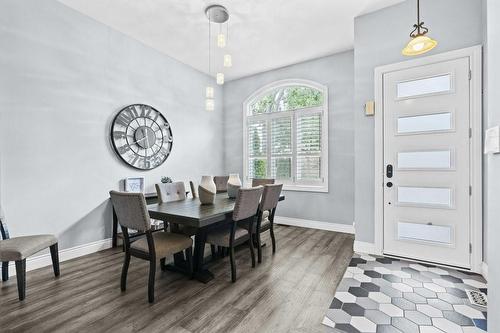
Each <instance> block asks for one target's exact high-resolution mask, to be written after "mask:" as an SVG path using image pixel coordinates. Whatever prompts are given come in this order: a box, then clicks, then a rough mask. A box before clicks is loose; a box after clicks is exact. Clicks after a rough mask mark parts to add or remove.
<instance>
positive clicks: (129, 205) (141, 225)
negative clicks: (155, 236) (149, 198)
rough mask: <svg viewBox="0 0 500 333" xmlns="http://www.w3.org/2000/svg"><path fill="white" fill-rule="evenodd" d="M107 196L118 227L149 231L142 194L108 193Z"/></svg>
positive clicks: (149, 226) (149, 221)
mask: <svg viewBox="0 0 500 333" xmlns="http://www.w3.org/2000/svg"><path fill="white" fill-rule="evenodd" d="M109 195H110V197H111V202H112V203H113V207H114V208H115V212H116V216H117V217H118V223H120V225H122V226H124V227H126V228H130V229H135V230H138V231H147V230H149V229H151V220H150V219H149V214H148V209H147V205H146V199H144V194H142V193H129V192H118V191H110V192H109Z"/></svg>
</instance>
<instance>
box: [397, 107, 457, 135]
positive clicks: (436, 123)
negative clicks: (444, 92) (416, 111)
mask: <svg viewBox="0 0 500 333" xmlns="http://www.w3.org/2000/svg"><path fill="white" fill-rule="evenodd" d="M448 130H451V113H450V112H447V113H435V114H426V115H422V116H409V117H399V118H398V134H407V133H418V132H433V131H448Z"/></svg>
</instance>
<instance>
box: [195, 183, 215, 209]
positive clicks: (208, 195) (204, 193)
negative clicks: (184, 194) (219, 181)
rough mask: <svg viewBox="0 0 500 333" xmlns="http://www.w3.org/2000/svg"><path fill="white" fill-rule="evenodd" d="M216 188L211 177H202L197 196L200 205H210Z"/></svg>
mask: <svg viewBox="0 0 500 333" xmlns="http://www.w3.org/2000/svg"><path fill="white" fill-rule="evenodd" d="M216 192H217V188H216V187H215V183H214V177H212V176H202V177H201V183H200V185H199V186H198V196H199V198H200V202H201V204H202V205H211V204H213V203H214V200H215V193H216Z"/></svg>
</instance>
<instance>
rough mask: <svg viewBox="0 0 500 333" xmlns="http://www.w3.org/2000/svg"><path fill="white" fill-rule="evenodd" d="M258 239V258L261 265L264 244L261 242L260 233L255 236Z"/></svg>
mask: <svg viewBox="0 0 500 333" xmlns="http://www.w3.org/2000/svg"><path fill="white" fill-rule="evenodd" d="M255 236H256V238H257V257H258V259H257V260H258V262H259V264H260V263H261V262H262V243H261V242H260V232H258V233H256V234H255Z"/></svg>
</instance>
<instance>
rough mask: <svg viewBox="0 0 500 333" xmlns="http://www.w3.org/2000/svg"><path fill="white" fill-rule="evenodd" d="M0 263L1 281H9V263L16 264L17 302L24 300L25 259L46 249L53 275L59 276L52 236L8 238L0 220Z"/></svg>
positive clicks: (55, 247) (56, 252) (57, 260)
mask: <svg viewBox="0 0 500 333" xmlns="http://www.w3.org/2000/svg"><path fill="white" fill-rule="evenodd" d="M0 234H1V236H2V238H1V240H0V261H1V262H2V281H7V280H8V279H9V261H14V262H15V264H16V277H17V292H18V295H19V300H20V301H22V300H24V299H25V298H26V258H28V257H30V256H32V255H33V254H35V253H37V252H40V251H42V250H44V249H46V248H49V249H50V256H51V257H52V268H53V270H54V275H55V276H56V277H58V276H59V275H60V270H59V251H58V246H57V238H56V237H55V236H54V235H33V236H20V237H13V238H10V237H9V232H8V230H7V225H5V224H4V223H3V222H2V220H1V219H0Z"/></svg>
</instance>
